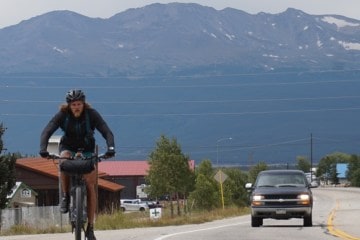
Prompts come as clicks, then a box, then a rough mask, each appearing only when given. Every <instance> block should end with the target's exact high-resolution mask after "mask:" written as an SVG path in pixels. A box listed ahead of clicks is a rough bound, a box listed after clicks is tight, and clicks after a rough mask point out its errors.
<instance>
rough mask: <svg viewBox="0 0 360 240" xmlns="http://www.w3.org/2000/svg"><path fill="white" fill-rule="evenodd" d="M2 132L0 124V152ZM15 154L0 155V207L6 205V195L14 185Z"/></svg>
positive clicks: (0, 150)
mask: <svg viewBox="0 0 360 240" xmlns="http://www.w3.org/2000/svg"><path fill="white" fill-rule="evenodd" d="M3 133H4V128H3V125H2V124H0V153H1V152H2V150H3V141H2V135H3ZM15 162H16V157H15V155H11V154H7V155H1V156H0V209H3V208H5V207H6V205H7V195H8V194H10V193H11V189H12V188H13V186H14V185H15V181H16V180H15Z"/></svg>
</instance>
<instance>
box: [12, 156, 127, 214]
mask: <svg viewBox="0 0 360 240" xmlns="http://www.w3.org/2000/svg"><path fill="white" fill-rule="evenodd" d="M15 168H16V180H17V181H21V182H24V183H25V184H26V185H28V186H30V187H31V188H32V189H34V190H35V191H36V192H37V193H38V197H37V204H38V205H39V206H49V205H58V204H59V177H58V176H59V170H58V165H57V161H51V160H47V159H44V158H21V159H17V160H16V166H15ZM98 176H99V178H98V186H99V188H98V189H99V194H98V197H99V198H98V202H99V209H100V210H107V209H109V208H114V207H115V208H116V207H118V205H119V204H120V191H121V190H122V189H123V188H124V186H122V185H119V184H116V183H114V182H111V181H107V180H106V179H104V177H105V176H106V173H103V172H101V171H99V174H98Z"/></svg>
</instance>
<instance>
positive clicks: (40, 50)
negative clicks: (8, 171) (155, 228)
mask: <svg viewBox="0 0 360 240" xmlns="http://www.w3.org/2000/svg"><path fill="white" fill-rule="evenodd" d="M359 60H360V21H359V20H356V19H350V18H347V17H345V16H338V15H310V14H307V13H305V12H303V11H300V10H297V9H292V8H289V9H287V10H286V11H285V12H282V13H279V14H268V13H258V14H254V15H253V14H248V13H246V12H244V11H241V10H236V9H232V8H226V9H223V10H215V9H213V8H210V7H204V6H201V5H198V4H191V3H189V4H183V3H169V4H152V5H148V6H145V7H143V8H136V9H129V10H127V11H124V12H121V13H118V14H116V15H114V16H112V17H110V18H108V19H100V18H89V17H86V16H83V15H80V14H78V13H75V12H71V11H54V12H49V13H46V14H43V15H40V16H36V17H33V18H31V19H29V20H25V21H23V22H21V23H19V24H17V25H13V26H10V27H6V28H3V29H0V84H1V85H0V93H1V105H0V110H1V119H0V122H3V123H4V125H5V126H6V127H7V131H6V132H5V135H4V143H5V145H6V147H7V149H8V150H9V151H11V152H15V151H19V152H21V153H23V154H37V152H38V147H39V146H38V140H39V135H40V132H41V130H42V128H43V127H44V125H45V124H46V123H47V121H49V119H50V118H51V116H52V115H53V114H54V113H55V112H56V111H57V109H58V105H59V104H61V102H63V101H64V95H65V93H66V91H67V90H69V89H71V88H82V89H83V90H84V91H85V92H86V94H87V99H88V100H89V102H90V103H92V105H93V106H94V107H95V108H96V109H98V110H99V111H100V112H101V113H102V114H103V115H104V118H105V119H106V120H107V121H108V123H109V125H110V126H111V128H112V129H113V131H114V133H115V136H116V142H117V152H118V155H117V158H118V159H119V160H122V159H145V158H147V156H148V154H149V152H150V151H151V150H152V149H153V148H154V146H155V142H156V140H157V138H159V136H160V135H161V134H165V135H167V136H169V137H175V138H176V139H177V140H178V142H179V143H180V144H181V146H182V147H183V150H184V152H185V153H186V154H188V155H189V156H190V158H192V159H195V160H197V161H200V160H202V159H205V158H209V159H211V160H212V161H213V163H214V164H228V165H244V164H252V163H254V162H258V161H265V162H268V163H279V162H280V163H284V162H285V163H289V162H292V163H293V162H294V161H295V159H296V157H297V156H299V155H305V156H307V157H309V158H310V156H311V157H313V158H314V161H318V160H319V159H320V158H321V157H323V156H324V155H326V154H329V153H331V152H333V151H343V152H347V153H357V152H358V150H357V149H358V146H359V143H360V137H358V133H359V132H360V128H359V126H358V125H359V124H357V119H359V117H360V112H359V110H360V107H359V99H360V96H359V95H358V89H359V87H360V86H359V85H360V82H359V75H360V71H359ZM59 134H60V133H59ZM310 136H313V137H312V138H311V139H312V140H313V141H310ZM99 140H100V139H99ZM310 143H312V144H313V145H311V144H310ZM101 144H103V143H101ZM310 149H313V150H312V151H311V154H310Z"/></svg>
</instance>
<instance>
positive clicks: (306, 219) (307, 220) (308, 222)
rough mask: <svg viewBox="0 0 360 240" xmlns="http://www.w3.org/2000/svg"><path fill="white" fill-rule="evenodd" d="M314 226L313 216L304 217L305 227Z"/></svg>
mask: <svg viewBox="0 0 360 240" xmlns="http://www.w3.org/2000/svg"><path fill="white" fill-rule="evenodd" d="M311 226H312V214H310V215H309V216H304V227H311Z"/></svg>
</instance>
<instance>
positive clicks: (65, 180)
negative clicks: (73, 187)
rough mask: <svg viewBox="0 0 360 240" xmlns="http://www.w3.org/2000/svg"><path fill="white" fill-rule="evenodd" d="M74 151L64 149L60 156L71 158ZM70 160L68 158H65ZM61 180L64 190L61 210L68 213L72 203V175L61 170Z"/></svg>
mask: <svg viewBox="0 0 360 240" xmlns="http://www.w3.org/2000/svg"><path fill="white" fill-rule="evenodd" d="M72 154H73V153H72V152H71V151H69V150H62V151H61V153H60V156H61V157H63V158H69V157H71V156H72ZM64 161H68V160H64ZM60 180H61V190H62V199H61V203H60V211H61V212H62V213H67V212H68V211H69V204H70V193H69V190H70V189H69V188H70V177H69V176H68V175H66V174H65V173H63V172H60Z"/></svg>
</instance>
